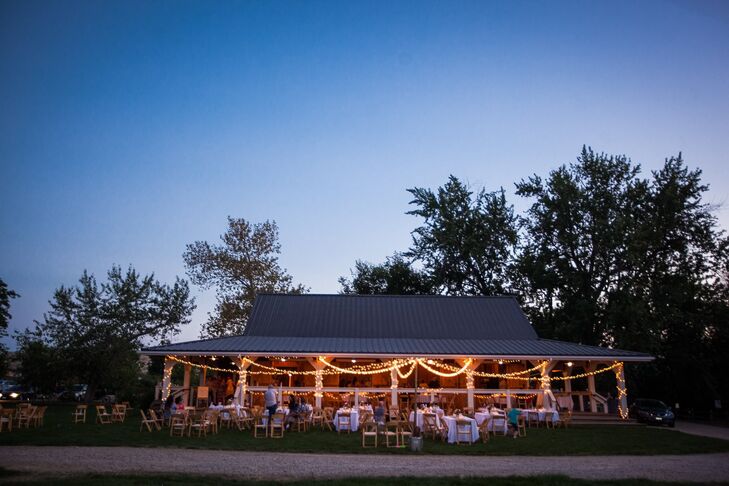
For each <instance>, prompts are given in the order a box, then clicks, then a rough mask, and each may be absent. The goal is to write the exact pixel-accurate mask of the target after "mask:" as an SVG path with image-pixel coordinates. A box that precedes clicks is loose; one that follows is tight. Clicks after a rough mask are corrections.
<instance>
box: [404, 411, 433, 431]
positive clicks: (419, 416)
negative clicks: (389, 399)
mask: <svg viewBox="0 0 729 486" xmlns="http://www.w3.org/2000/svg"><path fill="white" fill-rule="evenodd" d="M426 413H432V414H433V415H435V425H436V426H437V427H438V428H440V416H439V414H438V413H436V412H428V411H425V410H418V411H417V413H416V412H410V416H409V417H408V420H409V421H410V422H411V423H415V425H416V426H418V427H420V430H423V415H425V414H426Z"/></svg>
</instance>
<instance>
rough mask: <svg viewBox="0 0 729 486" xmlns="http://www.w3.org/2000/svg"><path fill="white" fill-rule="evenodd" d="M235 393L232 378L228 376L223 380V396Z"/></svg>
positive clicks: (230, 396)
mask: <svg viewBox="0 0 729 486" xmlns="http://www.w3.org/2000/svg"><path fill="white" fill-rule="evenodd" d="M234 393H235V386H233V378H231V377H230V376H229V377H228V379H227V380H226V381H225V398H226V399H228V398H233V394H234Z"/></svg>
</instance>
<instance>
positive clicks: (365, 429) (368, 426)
mask: <svg viewBox="0 0 729 486" xmlns="http://www.w3.org/2000/svg"><path fill="white" fill-rule="evenodd" d="M361 428H362V447H373V446H368V445H367V438H368V437H374V438H375V444H374V447H377V436H378V435H379V434H378V432H377V424H376V423H374V422H365V423H363V424H362V426H361Z"/></svg>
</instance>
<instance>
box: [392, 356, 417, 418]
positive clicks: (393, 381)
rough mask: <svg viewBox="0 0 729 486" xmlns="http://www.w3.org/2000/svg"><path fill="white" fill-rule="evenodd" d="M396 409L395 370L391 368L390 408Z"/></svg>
mask: <svg viewBox="0 0 729 486" xmlns="http://www.w3.org/2000/svg"><path fill="white" fill-rule="evenodd" d="M416 366H417V365H416ZM397 407H398V404H397V369H395V368H393V369H391V370H390V408H397Z"/></svg>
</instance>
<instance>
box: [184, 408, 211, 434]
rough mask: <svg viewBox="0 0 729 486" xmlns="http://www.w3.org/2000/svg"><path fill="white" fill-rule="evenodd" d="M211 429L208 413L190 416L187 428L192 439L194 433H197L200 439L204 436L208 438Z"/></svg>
mask: <svg viewBox="0 0 729 486" xmlns="http://www.w3.org/2000/svg"><path fill="white" fill-rule="evenodd" d="M209 428H210V416H209V415H208V414H207V413H195V414H192V416H190V420H189V422H188V426H187V436H188V437H192V433H193V431H194V432H197V436H198V437H202V436H203V435H204V436H206V437H207V435H208V429H209Z"/></svg>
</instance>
